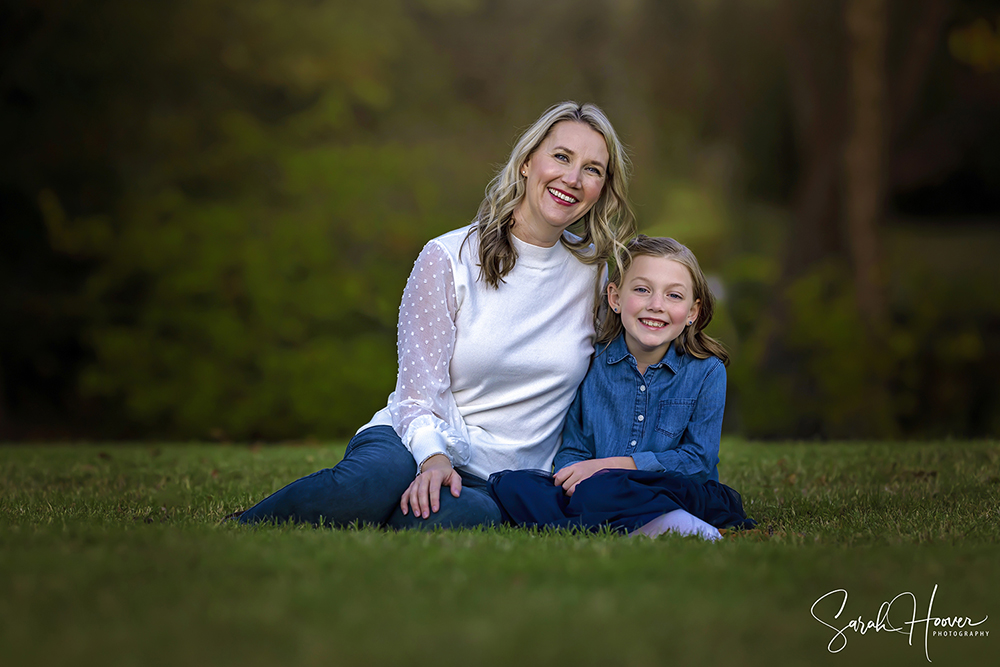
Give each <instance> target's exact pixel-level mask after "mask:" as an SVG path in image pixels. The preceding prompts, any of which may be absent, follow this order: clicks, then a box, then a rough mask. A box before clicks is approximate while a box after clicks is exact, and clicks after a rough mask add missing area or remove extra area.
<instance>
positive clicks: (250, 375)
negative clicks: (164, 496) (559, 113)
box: [0, 0, 1000, 438]
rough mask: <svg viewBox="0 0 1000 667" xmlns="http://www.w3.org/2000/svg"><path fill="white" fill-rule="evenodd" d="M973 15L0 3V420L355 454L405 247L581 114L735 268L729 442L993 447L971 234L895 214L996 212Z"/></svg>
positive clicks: (988, 104) (690, 0) (809, 7)
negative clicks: (920, 440) (499, 169)
mask: <svg viewBox="0 0 1000 667" xmlns="http://www.w3.org/2000/svg"><path fill="white" fill-rule="evenodd" d="M991 12H993V13H991ZM851 17H854V18H851ZM949 17H951V18H949ZM984 17H985V18H984ZM995 23H996V17H995V8H992V5H990V3H989V2H986V1H985V0H952V1H951V2H949V1H948V0H919V1H917V2H902V1H900V0H895V1H894V0H878V1H877V2H873V3H865V2H855V1H854V0H816V1H814V2H810V3H799V2H790V1H788V0H727V1H726V2H718V1H717V0H686V1H683V2H669V3H664V2H656V1H654V0H585V1H583V2H581V1H580V0H551V1H550V2H546V3H541V4H539V3H538V2H535V1H533V0H373V1H372V2H369V3H350V2H347V1H346V0H292V1H290V2H283V3H279V2H277V0H248V1H244V2H236V1H235V0H202V1H200V2H194V1H193V0H178V1H177V2H174V3H165V2H152V3H128V2H123V1H122V0H100V1H99V2H88V3H84V2H82V1H80V0H72V1H69V2H64V3H38V2H33V1H31V0H0V35H2V36H3V38H4V39H3V40H0V56H3V57H2V60H0V126H2V127H3V128H4V130H5V131H4V134H3V137H2V141H3V144H2V148H3V150H4V155H5V157H9V159H7V160H5V161H4V162H3V163H2V164H0V218H2V221H3V222H2V224H0V318H2V319H0V390H2V391H3V392H4V393H5V395H4V396H2V397H0V399H2V400H0V409H2V410H3V411H4V412H5V413H6V415H4V414H3V413H0V418H2V417H4V416H5V417H6V419H7V420H8V424H9V423H10V422H11V420H21V421H22V423H25V424H32V425H36V426H35V428H37V425H39V424H43V425H44V424H50V423H57V420H59V419H65V415H66V414H67V413H68V412H70V411H71V408H73V406H75V409H76V412H77V415H78V417H79V419H80V421H77V422H72V421H71V422H70V423H69V424H67V425H66V426H65V428H66V429H68V430H71V431H72V430H75V431H76V432H89V433H95V432H102V431H103V433H104V434H108V432H109V431H113V432H117V433H119V434H121V433H132V434H143V435H148V436H160V435H172V436H181V437H205V436H206V435H207V434H209V433H215V434H216V435H217V436H219V437H222V436H228V437H234V438H252V437H265V438H285V437H301V436H304V435H307V434H310V433H311V434H316V435H318V436H336V435H344V434H347V433H348V432H350V431H351V430H352V429H353V428H356V427H357V426H358V425H359V424H360V423H362V422H363V421H364V419H366V418H367V416H368V415H369V414H370V412H371V411H373V410H374V409H376V408H377V407H378V406H379V405H380V404H381V403H382V402H383V401H384V399H385V394H386V393H387V392H388V391H389V390H390V388H391V385H392V377H393V371H394V368H395V355H394V353H393V338H394V325H395V317H396V315H395V313H396V311H395V308H396V305H397V303H398V299H399V293H400V290H401V288H402V285H403V281H404V278H405V274H406V273H407V271H408V270H409V267H410V264H411V262H412V260H413V258H414V256H415V255H416V253H417V251H418V249H419V246H420V245H421V243H422V242H424V241H425V240H426V239H428V238H430V237H432V236H434V235H436V234H437V233H440V232H442V231H445V230H447V229H451V228H455V227H457V226H459V225H462V224H465V223H466V222H468V218H469V216H470V215H471V214H472V212H473V211H474V210H475V208H476V205H477V203H478V199H479V197H480V196H481V193H482V188H483V186H484V184H485V183H486V182H487V180H488V179H489V177H490V175H491V171H492V168H493V165H494V164H495V163H496V162H497V161H499V160H501V159H502V157H503V156H504V154H505V152H506V151H507V150H508V148H509V142H510V139H511V138H512V136H513V135H514V134H516V127H517V126H518V125H524V124H525V123H527V122H530V120H531V119H532V118H533V117H534V116H535V115H536V114H537V113H538V112H539V110H541V109H543V108H545V107H546V106H548V105H549V104H551V103H553V102H555V101H557V100H559V99H566V98H573V99H579V100H593V101H596V102H598V103H599V104H601V105H602V106H603V107H604V108H605V109H606V110H607V111H608V113H609V115H610V116H611V118H612V119H613V120H614V121H615V124H616V127H617V129H618V131H619V133H620V134H621V136H622V137H623V138H624V140H625V141H626V142H627V143H628V144H630V146H631V148H632V153H633V156H634V164H635V178H634V180H633V189H632V191H633V194H634V196H635V200H636V202H637V204H638V206H637V208H638V214H639V219H640V225H641V226H642V227H643V228H644V231H647V232H653V233H661V234H668V235H673V236H677V237H678V238H680V239H681V240H682V241H684V242H686V243H688V244H689V245H691V246H692V247H693V248H694V250H695V251H696V252H697V253H698V254H699V257H700V258H701V260H702V263H703V265H704V266H705V267H706V268H707V269H708V270H710V271H713V272H718V273H721V275H722V277H723V278H724V279H725V281H724V286H725V288H726V293H725V303H724V307H723V308H722V309H720V315H719V320H718V322H717V323H716V326H718V327H721V331H722V333H723V338H724V339H725V340H727V342H730V343H734V342H737V341H738V346H739V349H738V350H736V352H737V354H736V355H735V361H734V364H733V366H732V367H731V377H732V384H733V387H734V392H733V393H734V395H735V396H737V398H739V399H741V400H737V401H733V404H734V405H736V404H740V405H741V407H742V409H741V411H740V412H741V413H742V420H741V422H740V423H741V425H742V427H743V429H744V430H745V431H746V432H747V433H749V434H751V435H770V436H790V435H797V436H812V435H828V436H835V435H872V434H879V433H883V434H884V433H893V432H896V431H897V430H898V429H900V428H901V429H903V430H904V431H906V432H908V433H911V432H913V433H926V432H933V433H942V432H943V433H947V432H954V433H956V434H976V433H982V432H984V430H986V429H988V428H989V426H988V424H991V423H996V420H995V419H993V421H990V420H991V417H989V415H990V414H992V412H1000V411H996V410H993V408H992V407H991V406H996V405H998V401H1000V398H998V396H997V391H996V386H997V385H996V382H995V379H994V378H991V377H990V375H989V372H988V370H986V369H987V368H988V362H989V360H991V359H996V354H995V353H994V352H992V351H991V350H992V349H993V348H992V347H991V342H990V341H991V340H993V339H995V338H996V337H997V335H998V334H997V332H998V331H1000V323H998V322H997V321H996V313H997V312H1000V306H998V304H996V303H995V299H992V292H988V291H985V290H982V289H978V291H977V286H981V285H983V284H989V283H990V281H991V280H992V278H991V277H990V274H989V271H988V269H989V267H990V266H991V264H990V263H989V262H988V261H987V260H986V259H984V258H987V257H989V250H990V247H989V246H987V245H985V244H983V243H977V242H975V241H969V240H967V239H962V240H961V242H960V243H947V242H945V241H946V239H947V238H948V235H949V234H953V233H954V232H952V231H951V230H950V229H949V230H948V231H946V232H944V233H940V234H937V235H934V234H931V232H930V231H928V230H927V229H923V228H921V229H920V230H919V231H917V228H916V227H914V226H913V225H912V224H910V225H898V224H897V225H895V226H892V227H887V226H886V225H885V224H884V219H885V217H886V207H887V206H888V208H889V209H890V213H892V212H893V209H896V210H898V211H902V212H904V213H906V214H907V215H910V216H913V215H919V216H921V217H922V219H929V220H930V219H934V220H936V219H937V218H934V217H933V216H941V215H945V214H952V213H956V212H957V213H960V214H962V215H970V214H976V215H992V214H995V212H996V211H997V210H998V206H1000V196H998V195H997V194H996V193H997V192H1000V162H997V158H996V155H1000V131H998V130H997V129H996V127H997V126H996V123H995V117H996V111H997V107H998V99H1000V85H998V83H997V75H996V71H997V70H996V69H995V68H994V63H995V59H994V58H993V56H992V55H991V54H992V53H993V46H994V45H995V43H1000V42H998V40H997V38H996V30H995V28H994V26H995ZM945 36H947V38H945ZM880 63H881V65H880ZM991 68H992V69H991ZM8 221H10V222H12V223H13V224H8ZM901 230H902V231H901ZM904 232H905V233H904ZM917 239H919V240H920V242H919V243H918V242H917ZM929 239H930V240H929ZM925 246H926V248H925ZM970 247H971V248H974V249H975V251H976V252H975V253H973V252H970ZM938 248H947V252H948V253H950V254H948V255H947V256H939V255H940V253H936V252H935V251H936V250H937V249H938ZM967 258H976V259H975V260H974V261H973V260H967ZM977 262H978V263H977ZM917 285H924V286H925V287H923V288H922V289H921V288H918V287H915V286H917ZM926 285H932V286H933V287H932V288H931V287H926ZM952 292H957V293H959V294H960V296H962V297H963V298H964V300H963V302H962V303H961V304H960V307H950V308H948V309H946V308H945V307H944V306H943V305H942V304H943V303H944V302H945V301H946V300H947V297H948V296H950V295H951V293H952ZM928 294H933V295H934V296H933V298H928V296H927V295H928ZM970 295H971V296H970ZM965 297H968V298H965ZM991 299H992V300H991ZM946 318H949V319H950V321H949V322H948V323H947V327H948V332H949V335H941V333H940V332H941V331H942V330H943V329H945V328H946ZM991 318H992V319H991ZM952 329H954V331H952ZM991 332H992V333H991ZM990 336H993V339H991V338H990ZM991 355H993V356H991ZM46 401H49V407H48V408H45V409H42V408H41V407H37V408H31V407H30V406H32V405H35V406H43V407H44V404H45V402H46ZM95 401H96V403H95ZM939 406H944V408H942V409H937V408H938V407H939ZM932 408H933V409H932ZM991 411H992V412H991ZM88 413H90V414H93V415H94V418H93V421H91V422H89V423H88V422H85V421H83V420H84V418H85V417H86V415H87V414H88ZM731 423H732V422H731ZM3 428H4V424H3V423H2V419H0V437H2V435H3V434H4V433H6V434H8V437H9V435H10V434H11V433H15V434H16V432H14V431H11V430H10V429H9V428H8V430H7V431H3ZM35 432H36V433H39V431H35ZM22 433H23V431H22Z"/></svg>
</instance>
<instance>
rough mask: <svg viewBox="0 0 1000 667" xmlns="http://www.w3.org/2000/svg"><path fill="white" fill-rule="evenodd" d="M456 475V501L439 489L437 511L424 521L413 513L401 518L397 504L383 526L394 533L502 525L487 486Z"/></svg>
mask: <svg viewBox="0 0 1000 667" xmlns="http://www.w3.org/2000/svg"><path fill="white" fill-rule="evenodd" d="M459 474H460V475H461V476H462V492H461V493H460V494H459V496H458V498H456V497H455V496H453V495H451V489H449V488H448V487H446V486H442V487H441V506H440V509H439V510H438V511H437V512H432V513H431V515H430V516H429V517H428V518H426V519H423V518H421V517H417V516H414V515H413V512H412V511H411V512H410V513H409V514H406V515H404V514H403V512H402V510H401V509H399V503H396V509H395V510H394V511H393V513H392V516H391V517H389V521H388V523H387V524H386V525H387V526H388V527H389V528H395V529H397V530H401V529H406V528H411V529H416V530H433V529H434V528H437V527H441V528H475V527H477V526H499V525H500V524H501V523H502V517H501V516H500V507H499V506H498V505H497V504H496V501H494V500H493V496H491V495H490V492H489V483H488V482H487V481H486V480H484V479H481V478H479V477H476V476H475V475H471V474H469V473H463V472H462V471H459Z"/></svg>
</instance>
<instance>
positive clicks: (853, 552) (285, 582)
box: [0, 440, 1000, 667]
mask: <svg viewBox="0 0 1000 667" xmlns="http://www.w3.org/2000/svg"><path fill="white" fill-rule="evenodd" d="M722 452H723V462H722V465H721V466H720V470H721V472H722V481H723V482H726V483H728V484H729V485H730V486H733V487H734V488H736V489H737V490H739V491H740V492H741V493H742V494H743V500H744V504H745V507H746V509H747V512H748V513H749V514H750V515H751V516H752V517H754V518H755V519H757V520H758V521H759V522H760V528H759V529H758V530H755V531H748V532H745V533H734V534H729V535H727V537H726V539H725V540H723V541H721V542H718V543H714V544H713V543H704V542H701V541H699V540H697V539H694V538H679V537H671V536H667V537H661V538H659V539H657V540H650V539H647V538H642V539H629V538H627V537H622V536H619V535H612V534H600V535H587V534H572V533H565V532H561V533H560V532H549V533H535V532H527V531H516V530H508V529H497V530H485V531H456V532H437V533H418V532H412V533H409V532H404V533H388V532H383V531H381V530H375V529H360V530H314V529H312V528H309V527H302V526H291V527H279V528H276V527H260V528H247V527H242V526H235V525H228V524H227V525H224V526H220V525H218V521H219V519H220V518H221V517H222V516H223V515H224V514H226V513H227V512H230V511H233V510H235V509H237V508H241V507H246V506H248V505H249V504H250V503H252V502H253V501H255V500H257V499H259V498H261V497H262V496H263V495H264V494H265V493H268V492H270V491H272V490H275V489H277V488H278V487H279V486H281V485H283V484H284V483H286V482H288V481H291V480H292V479H294V478H296V477H298V476H301V475H302V474H305V473H309V472H312V471H314V470H316V469H318V468H322V467H328V466H330V465H332V464H334V463H335V462H336V461H337V460H339V458H340V457H341V455H342V454H343V445H330V446H284V447H264V448H259V447H257V448H250V447H243V446H219V445H214V446H203V445H179V446H174V445H156V446H154V445H134V446H120V445H108V446H98V445H88V446H36V447H27V446H3V447H0V663H2V664H3V665H10V666H14V665H18V666H19V665H90V664H93V665H103V666H108V667H111V666H116V665H181V664H208V665H240V666H252V665H267V666H268V667H273V666H276V665H300V664H301V665H324V666H327V665H364V664H387V665H394V664H410V665H423V664H431V663H439V664H453V665H463V666H465V665H470V664H471V665H534V664H545V665H581V664H584V665H689V664H708V663H712V664H722V665H727V664H728V665H769V666H770V665H849V666H850V667H856V666H858V665H868V664H871V665H876V664H877V665H886V664H889V665H920V664H927V659H928V656H929V658H930V659H931V660H932V661H933V664H935V665H976V664H983V665H985V664H996V662H995V660H996V654H997V653H998V651H1000V520H998V519H1000V509H998V508H1000V443H997V442H957V441H953V442H941V443H932V444H910V443H895V444H822V445H816V444H753V443H746V442H743V441H739V440H728V441H725V442H724V443H723V447H722ZM935 586H936V587H937V589H936V593H934V590H935ZM838 589H843V590H844V591H846V592H847V593H846V594H847V601H846V605H845V606H844V609H843V612H842V613H841V615H840V618H839V619H835V618H834V616H835V615H836V613H837V611H838V608H839V607H840V605H841V603H842V602H843V601H844V593H836V594H834V595H831V596H828V597H826V598H824V599H823V600H821V601H820V602H819V603H818V604H816V606H815V610H814V613H815V614H816V616H818V617H819V618H821V619H823V620H824V621H825V622H826V623H828V624H829V625H831V626H835V627H836V628H843V627H845V626H847V625H848V623H850V622H851V621H852V620H854V621H857V619H858V618H859V617H861V618H862V619H863V621H864V622H868V621H871V622H872V623H873V624H874V623H875V622H876V619H877V617H878V615H879V608H880V605H881V604H882V603H883V602H888V601H892V600H893V598H895V597H896V596H897V595H899V594H901V593H912V598H911V597H909V596H905V595H904V596H902V597H900V598H898V599H897V600H896V601H895V602H893V603H892V605H891V608H890V610H889V622H890V624H891V626H894V627H897V628H902V627H904V626H903V621H904V620H912V619H913V618H914V616H915V618H916V619H917V620H918V621H919V620H920V619H923V618H927V617H928V615H930V616H931V617H934V618H947V619H951V618H953V617H960V618H962V619H964V618H966V617H968V618H970V619H971V620H972V621H973V622H978V621H981V620H982V619H984V618H986V620H985V622H983V623H982V624H980V625H978V626H976V627H974V628H972V629H971V630H972V631H979V632H989V636H985V637H984V636H980V637H974V636H970V637H966V636H958V637H952V636H946V637H942V636H935V635H934V632H935V631H938V632H939V631H941V630H945V629H946V628H943V627H934V622H933V621H932V622H931V623H930V624H929V625H930V627H929V629H928V632H927V635H928V636H927V637H926V646H925V628H927V627H928V623H917V624H915V625H914V626H913V628H914V632H913V636H912V645H911V644H910V637H909V635H907V634H902V633H897V632H890V631H889V629H888V628H884V629H882V630H881V631H876V630H875V629H869V630H868V631H867V632H866V633H864V634H861V633H860V632H856V631H855V630H853V629H851V628H847V630H846V631H845V633H844V635H843V637H842V638H840V639H839V640H838V639H837V638H836V637H835V634H836V633H835V631H834V630H833V629H831V628H830V627H827V626H826V625H824V624H823V623H821V622H820V621H819V620H816V619H815V618H813V616H812V614H811V612H810V608H811V607H813V604H814V602H816V601H817V600H818V599H820V598H821V597H822V596H824V594H827V593H830V592H832V591H836V590H838ZM932 593H934V599H933V605H932V606H931V596H932ZM914 599H915V603H914ZM929 607H930V610H929ZM928 612H930V613H928ZM987 617H988V618H987ZM948 630H949V631H954V630H955V629H948ZM959 631H960V632H961V631H969V628H968V627H966V628H965V629H964V630H959ZM845 638H846V641H847V643H846V645H844V644H843V639H845ZM830 648H834V649H837V648H840V649H842V650H840V651H839V652H837V653H831V652H830V651H829V649H830Z"/></svg>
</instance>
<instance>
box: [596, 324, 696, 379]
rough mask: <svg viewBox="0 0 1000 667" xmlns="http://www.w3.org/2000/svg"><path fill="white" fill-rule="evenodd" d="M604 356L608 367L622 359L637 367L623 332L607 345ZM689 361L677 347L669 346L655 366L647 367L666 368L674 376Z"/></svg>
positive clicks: (689, 358)
mask: <svg viewBox="0 0 1000 667" xmlns="http://www.w3.org/2000/svg"><path fill="white" fill-rule="evenodd" d="M604 354H605V358H606V360H607V363H608V365H611V364H617V363H618V362H620V361H622V360H624V359H631V360H632V363H633V364H634V365H637V364H636V361H635V357H633V356H632V353H631V352H629V351H628V345H626V344H625V333H624V332H623V333H622V334H621V335H619V336H618V338H615V339H614V340H613V341H611V342H610V343H609V344H608V346H607V348H606V349H605V351H604ZM690 360H691V357H689V356H688V355H686V354H681V353H680V352H678V351H677V346H676V345H673V344H671V346H670V347H669V348H668V349H667V352H666V354H664V355H663V358H662V359H660V360H659V361H658V362H656V363H655V364H650V365H649V367H650V368H658V367H660V366H666V367H667V368H669V369H670V370H671V371H673V372H674V373H675V374H676V373H679V372H680V371H681V369H682V368H684V366H686V365H687V363H688V361H690Z"/></svg>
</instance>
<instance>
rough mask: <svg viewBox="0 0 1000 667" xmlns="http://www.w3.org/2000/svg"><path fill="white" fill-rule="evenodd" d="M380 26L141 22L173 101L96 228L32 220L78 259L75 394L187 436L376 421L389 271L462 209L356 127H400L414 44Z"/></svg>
mask: <svg viewBox="0 0 1000 667" xmlns="http://www.w3.org/2000/svg"><path fill="white" fill-rule="evenodd" d="M379 5H381V6H372V4H371V3H367V4H363V5H359V4H357V3H351V2H329V3H323V4H321V5H317V4H316V3H312V2H308V3H303V2H298V3H287V2H283V3H277V2H251V3H231V2H224V1H221V2H215V3H213V4H210V5H207V6H206V5H205V3H202V2H197V3H182V4H180V5H178V6H176V7H175V8H173V9H166V8H163V9H161V10H159V11H161V12H163V15H162V17H161V18H163V19H164V23H165V29H166V31H167V34H168V35H169V36H170V37H172V38H174V39H166V40H165V41H166V42H168V43H167V44H164V45H163V48H164V51H163V52H161V53H160V54H159V58H160V61H158V62H156V63H152V64H150V65H149V67H150V68H151V69H152V70H153V71H154V72H155V73H156V74H157V75H160V76H164V77H167V78H168V79H169V80H172V81H173V84H172V85H173V86H177V88H178V89H177V90H176V91H175V93H176V94H177V95H178V97H176V98H171V99H169V100H166V101H165V103H164V104H157V105H155V106H153V107H151V108H150V119H149V124H148V126H147V127H146V128H145V133H144V135H143V141H144V142H145V145H143V146H141V150H137V151H136V153H135V155H136V157H137V158H143V159H145V160H146V163H145V164H143V165H141V170H140V171H138V172H137V173H136V174H134V175H132V176H131V177H130V178H129V179H128V180H127V181H126V185H127V188H128V189H127V191H126V192H125V193H124V196H122V197H121V198H120V200H119V203H118V206H117V208H116V211H115V212H114V214H113V215H111V216H101V217H91V218H82V219H81V218H78V219H75V220H72V221H67V220H66V216H65V215H64V214H63V213H62V212H61V210H60V207H59V204H58V201H57V200H56V199H55V196H54V195H53V194H52V193H51V191H47V192H46V193H45V194H44V196H43V199H42V204H43V212H45V213H46V221H47V225H48V229H49V232H50V237H51V239H52V243H53V245H54V246H55V247H56V248H57V249H59V250H60V251H62V252H65V253H68V254H72V255H75V256H80V257H87V258H92V259H94V260H97V268H96V270H95V271H94V272H93V274H92V275H91V276H90V279H89V281H88V284H87V286H86V297H87V303H86V310H87V311H88V313H89V319H90V326H89V328H88V331H87V338H88V341H89V343H90V345H91V346H92V349H93V351H94V354H95V357H96V359H95V363H94V364H93V365H92V366H91V367H90V368H89V369H88V370H87V371H86V372H85V373H84V376H83V378H82V388H83V390H84V391H85V392H86V393H88V394H90V395H93V396H104V397H111V398H113V399H115V400H116V401H119V402H121V403H122V404H123V406H124V409H125V412H126V416H127V418H128V420H129V421H130V422H131V423H133V424H136V425H139V426H140V427H141V428H142V429H144V430H146V431H149V430H152V431H154V432H162V433H170V434H174V435H181V436H188V437H205V436H207V435H208V434H209V433H214V434H217V435H220V434H221V435H224V436H228V437H237V438H253V437H262V438H280V437H283V436H288V435H291V434H299V435H303V434H310V433H312V434H323V435H327V436H329V435H343V434H346V433H348V432H350V431H351V430H353V429H355V428H357V427H358V426H359V425H360V424H361V423H363V422H364V421H365V420H366V419H367V417H368V416H369V415H370V414H371V413H372V412H374V410H375V409H377V407H378V405H379V404H380V403H381V402H383V401H384V400H385V396H386V395H387V394H388V392H389V391H390V390H391V388H392V385H393V381H394V375H395V363H394V361H395V347H394V343H395V325H396V309H397V306H398V303H399V295H400V293H401V291H402V285H403V282H404V280H405V276H406V274H407V272H408V270H409V267H410V265H411V263H412V261H413V259H414V258H415V256H416V254H417V252H418V251H419V249H420V246H421V245H422V244H423V242H424V241H425V240H426V239H427V238H428V237H429V236H432V235H433V234H434V233H437V232H440V231H444V230H446V229H450V228H454V227H457V226H460V225H462V224H465V223H466V222H468V216H469V214H470V210H471V209H470V208H463V209H461V210H458V209H457V207H454V208H453V207H452V202H453V201H454V200H455V198H454V197H452V196H450V195H449V194H448V193H442V192H441V183H442V180H443V179H444V178H445V177H447V176H451V177H453V178H454V183H455V185H456V186H462V187H463V188H466V183H465V178H467V177H463V175H462V174H461V172H460V169H459V168H458V167H457V164H458V161H457V160H456V159H455V156H454V154H442V153H441V152H439V148H438V147H435V145H434V144H433V143H432V142H429V141H428V140H426V139H425V140H422V141H421V140H416V139H415V140H412V141H410V142H408V143H397V142H387V141H385V140H383V139H381V138H379V137H378V136H376V135H374V134H372V132H371V131H370V129H369V128H368V125H370V124H371V123H380V122H383V121H386V120H388V119H389V118H390V117H391V113H390V110H391V109H392V108H394V107H396V106H399V105H404V106H405V104H404V102H406V101H405V100H399V99H395V93H394V92H393V83H394V77H396V76H403V75H405V74H406V72H407V68H406V67H405V65H404V64H402V63H401V61H403V60H404V59H405V58H406V57H407V53H408V52H409V51H411V50H412V49H415V48H419V47H420V44H419V43H418V42H419V41H420V39H422V38H421V36H420V35H419V34H417V33H415V31H414V30H413V25H412V23H411V22H409V21H408V20H407V17H406V13H405V12H404V11H402V10H401V6H400V3H397V2H392V1H387V2H381V3H379ZM434 6H435V8H436V9H435V10H436V11H446V9H447V3H440V2H437V3H434ZM205 50H214V51H215V52H216V53H217V54H218V57H219V60H218V61H214V62H209V63H207V67H206V63H205V58H204V52H205ZM390 69H392V71H390ZM188 77H189V78H190V81H188V82H186V83H187V84H191V85H194V86H195V87H196V90H193V91H189V90H184V89H183V88H184V84H183V83H182V80H183V79H185V78H188ZM147 103H148V100H147ZM408 103H412V101H409V102H408ZM429 165H435V169H433V170H432V169H429V168H428V166H429ZM479 187H481V184H478V183H477V187H476V188H472V187H468V188H467V191H468V192H470V193H473V194H474V193H475V190H476V189H478V188H479ZM463 202H464V200H463Z"/></svg>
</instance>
